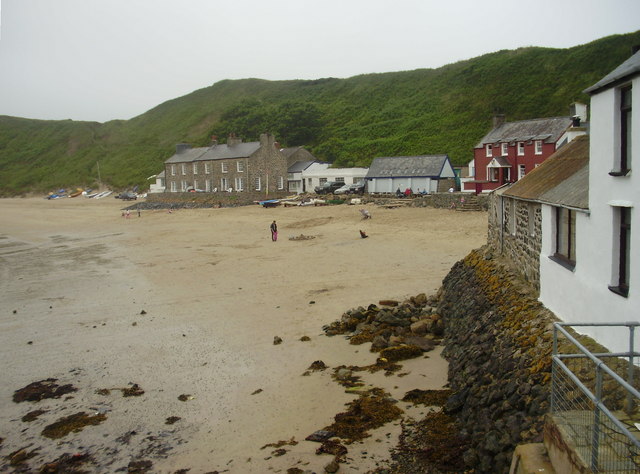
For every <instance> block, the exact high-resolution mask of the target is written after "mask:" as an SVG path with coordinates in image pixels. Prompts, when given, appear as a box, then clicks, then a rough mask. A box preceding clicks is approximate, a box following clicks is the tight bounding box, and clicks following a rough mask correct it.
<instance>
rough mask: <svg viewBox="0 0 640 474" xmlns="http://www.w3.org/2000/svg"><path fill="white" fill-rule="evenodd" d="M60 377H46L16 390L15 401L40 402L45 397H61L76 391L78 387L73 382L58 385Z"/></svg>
mask: <svg viewBox="0 0 640 474" xmlns="http://www.w3.org/2000/svg"><path fill="white" fill-rule="evenodd" d="M57 381H58V379H52V378H49V379H45V380H40V381H38V382H33V383H30V384H29V385H27V386H26V387H23V388H21V389H19V390H16V391H15V392H14V393H13V401H14V402H16V403H20V402H39V401H40V400H44V399H45V398H60V397H61V396H63V395H66V394H68V393H71V392H76V391H77V390H78V389H77V388H75V387H74V386H73V385H71V384H66V385H58V384H57V383H56V382H57Z"/></svg>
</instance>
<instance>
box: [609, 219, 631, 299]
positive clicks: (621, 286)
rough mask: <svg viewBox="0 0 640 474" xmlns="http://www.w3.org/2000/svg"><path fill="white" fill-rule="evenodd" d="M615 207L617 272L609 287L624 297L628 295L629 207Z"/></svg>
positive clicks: (629, 257)
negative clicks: (613, 281) (612, 283)
mask: <svg viewBox="0 0 640 474" xmlns="http://www.w3.org/2000/svg"><path fill="white" fill-rule="evenodd" d="M614 209H616V214H617V216H615V217H616V221H617V224H618V225H617V229H616V232H617V234H618V235H617V236H616V237H617V240H618V242H619V246H618V268H617V270H618V274H617V282H616V283H617V284H616V285H614V286H610V287H609V289H610V290H611V291H613V292H614V293H617V294H619V295H621V296H624V297H625V298H626V297H627V296H628V295H629V270H630V262H631V208H630V207H618V208H614Z"/></svg>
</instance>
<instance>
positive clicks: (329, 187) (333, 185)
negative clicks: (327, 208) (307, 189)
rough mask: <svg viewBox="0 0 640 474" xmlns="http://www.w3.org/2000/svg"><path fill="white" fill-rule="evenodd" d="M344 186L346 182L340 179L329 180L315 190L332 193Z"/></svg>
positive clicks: (319, 192) (321, 192) (317, 192)
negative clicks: (341, 181) (339, 180)
mask: <svg viewBox="0 0 640 474" xmlns="http://www.w3.org/2000/svg"><path fill="white" fill-rule="evenodd" d="M342 186H344V183H340V182H338V181H327V182H326V183H324V184H321V185H320V186H316V188H315V190H314V191H315V192H316V194H332V193H333V192H334V191H335V190H336V189H338V188H341V187H342Z"/></svg>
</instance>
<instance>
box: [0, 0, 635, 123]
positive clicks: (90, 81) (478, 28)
mask: <svg viewBox="0 0 640 474" xmlns="http://www.w3.org/2000/svg"><path fill="white" fill-rule="evenodd" d="M0 19H1V22H0V115H13V116H18V117H28V118H38V119H69V118H70V119H73V120H95V121H99V122H105V121H108V120H111V119H129V118H131V117H134V116H136V115H140V114H142V113H144V112H145V111H147V110H149V109H151V108H153V107H155V106H156V105H159V104H160V103H162V102H164V101H166V100H170V99H173V98H176V97H180V96H182V95H185V94H188V93H190V92H192V91H194V90H197V89H201V88H203V87H207V86H210V85H212V84H214V83H215V82H218V81H220V80H222V79H240V78H247V77H257V78H262V79H270V80H279V79H316V78H321V77H339V78H346V77H351V76H355V75H358V74H365V73H375V72H388V71H404V70H412V69H417V68H437V67H440V66H442V65H444V64H448V63H452V62H456V61H459V60H462V59H468V58H472V57H475V56H479V55H482V54H485V53H489V52H493V51H497V50H500V49H514V48H518V47H521V46H548V47H555V48H566V47H571V46H575V45H578V44H584V43H588V42H590V41H593V40H596V39H598V38H602V37H604V36H608V35H611V34H616V33H630V32H633V31H636V30H638V29H640V0H581V1H577V0H535V1H526V2H525V1H521V0H439V1H433V0H313V1H308V0H224V1H222V0H1V4H0Z"/></svg>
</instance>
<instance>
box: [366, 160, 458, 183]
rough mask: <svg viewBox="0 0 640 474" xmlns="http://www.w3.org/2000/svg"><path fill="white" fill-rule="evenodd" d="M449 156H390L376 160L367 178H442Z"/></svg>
mask: <svg viewBox="0 0 640 474" xmlns="http://www.w3.org/2000/svg"><path fill="white" fill-rule="evenodd" d="M447 161H449V156H447V155H421V156H388V157H381V158H375V159H374V160H373V162H372V163H371V166H370V167H369V171H368V172H367V176H366V177H367V178H400V177H402V178H404V177H440V174H441V173H442V169H443V168H444V165H445V164H446V163H447Z"/></svg>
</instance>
